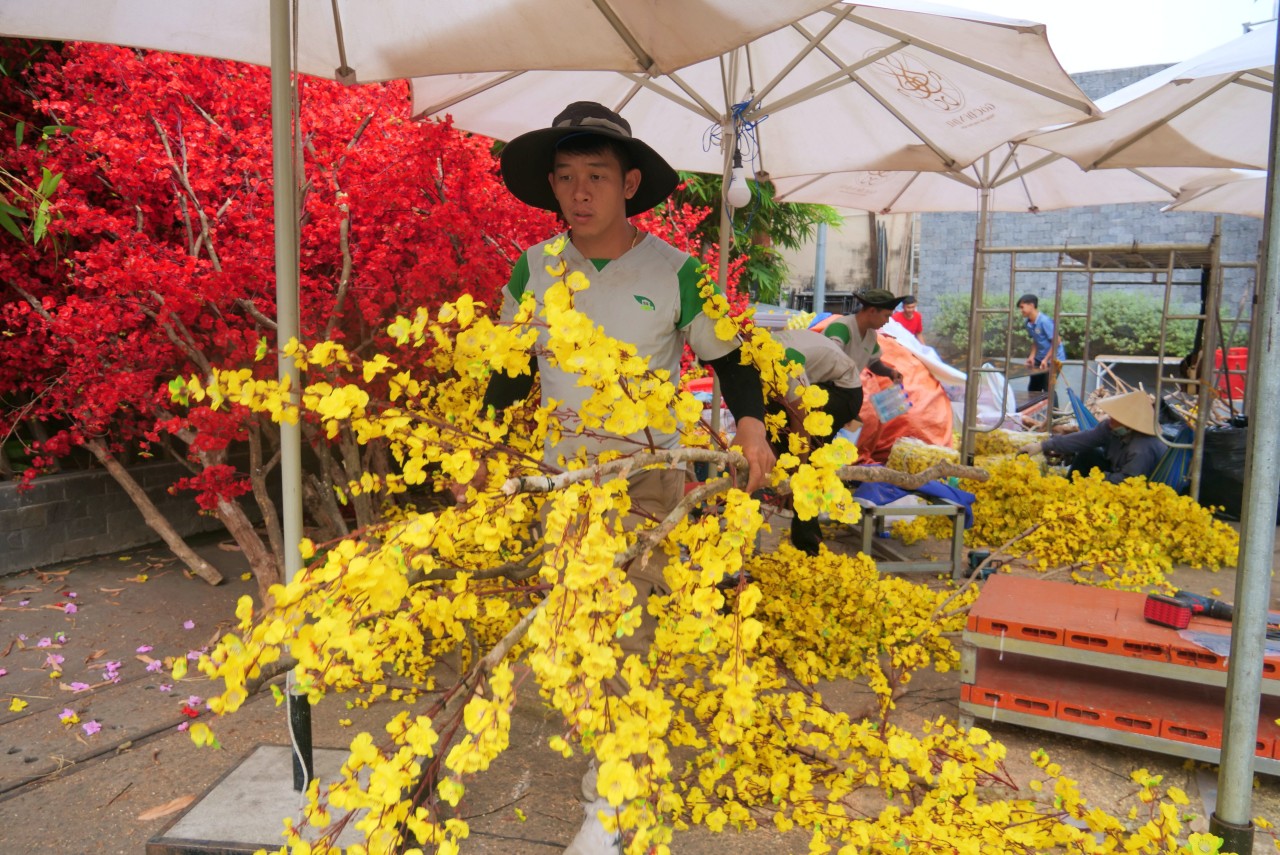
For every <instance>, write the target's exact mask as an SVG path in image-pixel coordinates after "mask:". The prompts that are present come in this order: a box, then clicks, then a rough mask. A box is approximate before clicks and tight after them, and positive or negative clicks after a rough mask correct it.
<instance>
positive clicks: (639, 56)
mask: <svg viewBox="0 0 1280 855" xmlns="http://www.w3.org/2000/svg"><path fill="white" fill-rule="evenodd" d="M594 3H595V7H596V8H597V9H599V10H600V14H601V15H604V19H605V20H606V21H608V22H609V25H610V26H611V27H613V31H614V32H615V33H617V34H618V36H619V38H621V39H622V41H623V42H624V43H625V44H626V46H627V49H628V50H630V51H631V55H632V56H634V57H635V58H636V61H637V62H639V63H640V69H641V70H642V71H644V72H647V73H649V74H655V73H658V72H660V71H661V69H660V68H658V64H657V63H656V62H654V59H653V57H651V56H650V55H649V54H647V53H646V52H645V50H644V48H642V47H640V42H639V41H637V40H636V37H635V36H634V35H633V34H632V32H631V30H630V29H629V28H628V27H627V25H626V24H624V23H622V19H621V18H619V17H618V13H617V12H615V11H613V7H612V6H611V5H609V0H594Z"/></svg>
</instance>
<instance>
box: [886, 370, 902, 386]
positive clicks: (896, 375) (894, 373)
mask: <svg viewBox="0 0 1280 855" xmlns="http://www.w3.org/2000/svg"><path fill="white" fill-rule="evenodd" d="M889 379H890V380H892V381H893V382H894V383H896V384H897V385H899V386H901V385H902V372H901V371H899V370H898V369H896V368H892V367H891V368H890V369H889Z"/></svg>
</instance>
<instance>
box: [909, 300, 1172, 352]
mask: <svg viewBox="0 0 1280 855" xmlns="http://www.w3.org/2000/svg"><path fill="white" fill-rule="evenodd" d="M983 302H984V303H985V305H986V306H987V307H989V308H995V307H1000V306H1005V305H1007V304H1008V297H1007V296H1006V295H1005V294H1003V293H1000V294H987V295H985V298H984V300H983ZM1063 303H1064V304H1065V307H1066V312H1067V313H1068V314H1071V313H1076V312H1083V311H1084V307H1085V300H1084V297H1083V296H1082V295H1080V294H1064V295H1063ZM1040 309H1041V311H1045V312H1048V313H1049V315H1050V317H1055V319H1056V315H1057V312H1056V311H1055V310H1054V306H1053V303H1052V298H1046V297H1041V300H1040ZM1163 309H1164V301H1163V299H1160V298H1157V297H1156V296H1155V295H1152V294H1142V293H1134V292H1130V291H1100V292H1095V293H1094V296H1093V310H1092V312H1091V314H1090V321H1091V322H1090V325H1089V327H1090V329H1089V338H1090V347H1089V353H1090V355H1091V356H1097V355H1099V354H1116V355H1126V356H1155V355H1157V354H1158V353H1159V344H1160V316H1161V313H1162V311H1163ZM1193 311H1195V308H1194V307H1187V306H1175V307H1173V308H1172V309H1171V312H1172V313H1173V314H1179V315H1184V314H1190V313H1191V312H1193ZM1003 321H1004V319H1003V318H1002V317H1001V316H999V315H990V316H988V317H987V318H986V320H985V322H984V324H983V327H984V330H983V353H984V354H985V355H986V356H987V357H988V358H990V357H1000V356H1003V355H1004V333H1003V331H1002V330H1003V326H1004V324H1003ZM1084 327H1085V319H1084V318H1072V317H1068V318H1066V319H1065V320H1063V321H1062V323H1061V324H1060V327H1059V334H1060V335H1061V336H1062V343H1063V346H1064V347H1065V348H1066V351H1067V356H1068V357H1069V358H1072V359H1079V358H1081V357H1082V356H1083V355H1084ZM1195 329H1196V325H1195V321H1169V330H1168V336H1167V339H1166V343H1165V354H1166V355H1170V356H1184V355H1186V354H1187V353H1188V352H1190V350H1191V345H1192V342H1193V341H1194V339H1195ZM925 332H926V334H927V335H928V336H929V343H930V344H932V345H933V346H934V347H936V348H937V349H938V353H939V354H941V356H942V358H943V359H945V360H946V361H948V362H951V363H954V364H963V362H964V361H965V358H966V354H967V353H968V347H969V296H968V295H964V294H950V295H947V296H946V297H943V298H942V300H941V302H940V304H939V307H938V311H937V312H936V313H935V316H934V317H933V318H932V319H931V320H930V321H929V322H928V323H927V328H926V330H925ZM1030 349H1031V339H1030V338H1029V337H1028V336H1027V334H1026V332H1025V331H1024V330H1023V326H1022V316H1021V315H1020V314H1016V312H1015V315H1014V318H1013V355H1014V357H1015V358H1017V359H1021V358H1024V357H1025V356H1026V355H1027V354H1028V353H1029V352H1030Z"/></svg>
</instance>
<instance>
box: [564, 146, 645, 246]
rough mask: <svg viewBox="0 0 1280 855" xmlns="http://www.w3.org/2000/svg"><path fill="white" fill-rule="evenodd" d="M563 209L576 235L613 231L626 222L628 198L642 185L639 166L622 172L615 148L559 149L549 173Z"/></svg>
mask: <svg viewBox="0 0 1280 855" xmlns="http://www.w3.org/2000/svg"><path fill="white" fill-rule="evenodd" d="M547 178H548V180H549V181H550V182H551V190H552V192H553V193H555V197H556V201H557V202H558V203H559V204H560V212H561V213H562V214H563V215H564V218H565V221H566V222H568V224H569V228H571V229H573V233H574V236H575V237H577V238H596V237H601V236H605V235H608V234H610V232H611V231H612V230H615V229H617V228H619V226H620V225H621V224H623V223H625V222H626V218H627V200H628V199H630V198H631V197H632V196H634V195H635V192H636V190H637V188H639V186H640V170H638V169H631V170H628V171H627V173H626V175H623V173H622V165H621V164H620V163H618V157H617V155H615V154H614V153H613V152H612V151H609V150H608V149H605V150H603V151H600V152H598V153H595V154H577V153H563V152H557V153H556V159H555V163H554V166H553V167H552V170H551V173H550V174H549V175H548V176H547Z"/></svg>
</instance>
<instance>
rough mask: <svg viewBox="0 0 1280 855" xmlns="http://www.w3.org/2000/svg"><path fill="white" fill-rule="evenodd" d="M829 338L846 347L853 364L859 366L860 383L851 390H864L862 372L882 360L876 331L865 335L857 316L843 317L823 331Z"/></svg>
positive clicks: (845, 349) (868, 331)
mask: <svg viewBox="0 0 1280 855" xmlns="http://www.w3.org/2000/svg"><path fill="white" fill-rule="evenodd" d="M823 333H825V334H826V335H827V336H828V337H829V338H833V339H835V340H836V341H838V342H840V344H841V345H842V346H843V347H844V352H845V353H846V354H848V356H849V358H850V359H852V360H853V363H854V364H855V365H857V366H858V383H857V385H856V386H854V387H850V388H858V389H860V388H862V370H863V369H864V368H866V367H867V366H868V365H870V364H871V363H873V362H875V361H876V360H877V359H879V358H880V341H879V339H878V338H877V336H876V331H875V330H867V334H866V335H863V334H862V333H861V332H859V331H858V319H857V317H856V316H855V315H841V316H840V317H838V318H836V319H835V320H834V321H832V322H831V323H829V324H827V327H826V329H824V330H823Z"/></svg>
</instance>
